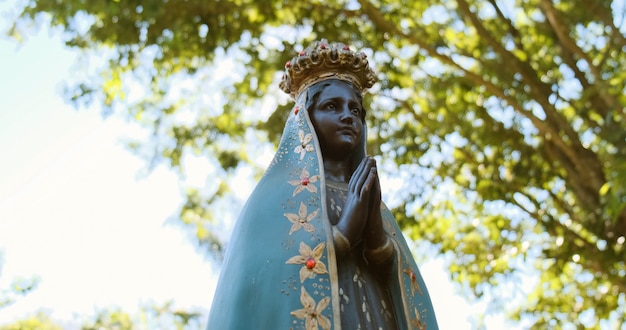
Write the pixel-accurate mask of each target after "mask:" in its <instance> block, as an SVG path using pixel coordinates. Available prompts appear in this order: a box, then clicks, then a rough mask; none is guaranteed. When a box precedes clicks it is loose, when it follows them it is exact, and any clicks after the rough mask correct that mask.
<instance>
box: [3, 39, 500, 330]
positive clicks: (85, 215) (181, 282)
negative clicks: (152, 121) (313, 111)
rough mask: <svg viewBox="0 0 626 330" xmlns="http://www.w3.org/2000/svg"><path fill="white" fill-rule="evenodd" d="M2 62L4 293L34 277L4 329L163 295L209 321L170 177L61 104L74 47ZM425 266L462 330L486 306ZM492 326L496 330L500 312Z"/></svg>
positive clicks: (95, 121)
mask: <svg viewBox="0 0 626 330" xmlns="http://www.w3.org/2000/svg"><path fill="white" fill-rule="evenodd" d="M0 57H1V58H2V61H0V252H4V261H5V263H4V269H3V271H2V274H1V276H0V289H2V288H6V287H7V286H8V283H9V282H10V280H11V279H12V278H14V277H15V276H30V275H38V276H39V277H40V278H41V284H40V286H39V287H38V288H37V289H36V290H35V291H33V292H32V293H30V294H29V295H27V296H26V297H24V298H21V299H20V300H18V302H16V303H15V304H13V305H11V306H10V307H8V308H5V309H2V310H0V324H6V323H8V322H11V321H12V320H16V319H18V318H23V317H26V316H28V315H29V314H32V313H34V312H35V311H37V310H39V309H44V310H46V311H49V312H50V313H51V314H52V316H53V318H54V319H55V320H57V321H61V322H64V323H65V324H66V325H67V327H68V329H72V326H71V325H72V321H73V320H76V319H78V316H79V315H93V313H94V310H95V308H96V307H99V308H105V307H109V306H120V307H122V308H123V309H125V310H127V311H131V312H132V311H135V310H136V309H137V308H138V306H139V305H140V304H141V303H143V302H150V301H154V302H157V303H159V302H165V301H167V300H169V299H174V302H175V305H176V306H177V307H183V308H199V309H200V310H201V311H202V312H203V313H204V315H203V319H206V314H207V313H208V308H209V306H210V303H211V299H212V293H213V290H214V286H215V279H216V275H217V272H218V271H219V270H218V269H217V267H216V266H214V265H212V264H210V263H209V262H207V261H205V259H203V257H201V256H200V255H199V254H197V253H196V251H195V250H194V247H193V246H192V244H191V243H190V242H189V240H188V239H187V238H186V236H185V234H184V233H183V232H182V231H181V230H180V229H179V228H176V227H173V226H170V225H165V222H166V221H167V219H168V217H171V216H172V215H174V214H175V213H176V211H177V209H178V207H179V205H180V203H181V201H182V198H181V193H180V188H179V186H178V181H177V180H178V177H177V176H176V175H175V174H174V173H173V172H171V171H169V170H168V169H166V168H164V167H158V168H157V169H156V170H155V171H154V172H153V173H151V174H150V175H148V176H146V175H143V176H142V175H140V173H143V172H142V170H144V169H145V164H144V162H143V161H142V160H140V159H138V158H137V157H135V156H133V155H132V154H131V153H130V152H129V151H127V150H126V149H125V148H124V146H123V143H122V142H121V141H120V139H121V138H123V137H124V136H126V135H128V134H129V133H130V132H132V131H133V127H132V126H131V125H129V124H127V123H125V122H124V121H122V120H120V119H119V118H116V117H111V118H109V119H106V120H103V119H102V118H101V117H100V113H99V111H98V110H97V109H88V110H82V111H76V110H74V109H73V108H72V107H71V106H70V105H68V104H67V103H65V102H64V101H63V100H62V97H61V86H62V85H61V84H62V82H63V80H64V79H67V78H68V77H70V75H71V65H72V63H73V62H74V60H75V59H76V54H75V53H72V52H70V51H68V50H67V49H64V48H63V46H62V43H61V42H60V40H59V39H58V38H57V37H56V36H54V35H51V34H49V33H48V32H47V31H42V32H40V33H39V34H38V35H37V36H34V37H31V38H29V39H28V41H27V42H26V43H24V44H23V45H21V46H18V45H16V44H15V43H14V42H13V41H9V40H6V39H0ZM421 271H422V274H423V276H424V277H425V280H426V283H427V285H428V288H429V291H430V293H431V296H432V299H433V304H434V306H435V309H436V312H437V314H438V318H439V323H440V324H439V325H440V327H441V328H442V329H468V328H470V325H469V323H468V322H467V318H468V317H469V316H470V315H472V314H475V313H477V312H479V311H481V310H482V309H484V306H481V305H468V304H467V303H466V302H465V301H464V300H463V299H462V298H460V297H458V296H457V295H455V294H454V289H453V286H452V284H451V283H449V280H448V276H447V274H446V273H445V272H444V271H443V265H442V262H441V261H440V260H433V261H429V262H428V263H426V264H424V265H422V266H421ZM488 324H489V328H490V329H500V328H504V325H503V323H502V318H501V315H500V314H498V315H496V317H492V318H489V323H488ZM74 326H76V324H74ZM507 327H508V328H510V326H507Z"/></svg>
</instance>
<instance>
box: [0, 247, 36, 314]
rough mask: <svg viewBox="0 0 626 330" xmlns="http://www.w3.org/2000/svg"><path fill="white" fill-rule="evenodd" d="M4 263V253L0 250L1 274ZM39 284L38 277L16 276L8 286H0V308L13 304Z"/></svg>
mask: <svg viewBox="0 0 626 330" xmlns="http://www.w3.org/2000/svg"><path fill="white" fill-rule="evenodd" d="M3 264H4V259H3V254H2V253H1V252H0V275H2V267H3ZM38 284H39V278H37V277H34V276H33V277H22V276H19V277H15V278H13V279H12V280H11V283H10V285H9V287H8V288H0V309H2V308H5V307H7V306H9V305H11V304H13V303H14V302H15V301H16V300H17V299H18V298H19V297H20V296H25V295H27V294H28V293H29V292H31V291H32V290H34V289H35V288H37V285H38Z"/></svg>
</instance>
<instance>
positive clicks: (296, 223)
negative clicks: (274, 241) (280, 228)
mask: <svg viewBox="0 0 626 330" xmlns="http://www.w3.org/2000/svg"><path fill="white" fill-rule="evenodd" d="M318 212H319V209H317V210H315V211H313V212H311V214H309V215H307V209H306V205H304V203H303V202H300V209H299V210H298V214H294V213H285V214H284V216H285V217H287V219H289V221H291V223H293V225H292V226H291V229H290V230H289V235H291V234H292V233H293V232H295V231H298V230H300V228H304V230H306V231H308V232H309V233H312V232H314V231H315V227H313V225H311V224H310V223H309V221H311V220H312V219H313V218H315V217H316V216H317V213H318Z"/></svg>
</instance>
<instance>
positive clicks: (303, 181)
mask: <svg viewBox="0 0 626 330" xmlns="http://www.w3.org/2000/svg"><path fill="white" fill-rule="evenodd" d="M319 178H320V176H319V175H314V176H310V174H309V171H308V170H307V169H306V167H305V168H303V169H302V173H301V174H300V180H289V184H290V185H292V186H295V187H296V189H294V190H293V195H292V196H295V195H297V194H299V193H301V192H302V191H304V190H305V189H306V190H308V191H309V192H310V193H312V194H315V193H317V187H316V186H315V185H314V184H313V183H314V182H317V180H318V179H319Z"/></svg>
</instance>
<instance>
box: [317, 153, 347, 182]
mask: <svg viewBox="0 0 626 330" xmlns="http://www.w3.org/2000/svg"><path fill="white" fill-rule="evenodd" d="M351 170H352V169H351V168H350V161H348V160H335V159H324V174H325V176H326V179H327V180H331V181H336V182H345V183H348V181H349V180H350V174H351V173H350V172H351Z"/></svg>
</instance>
